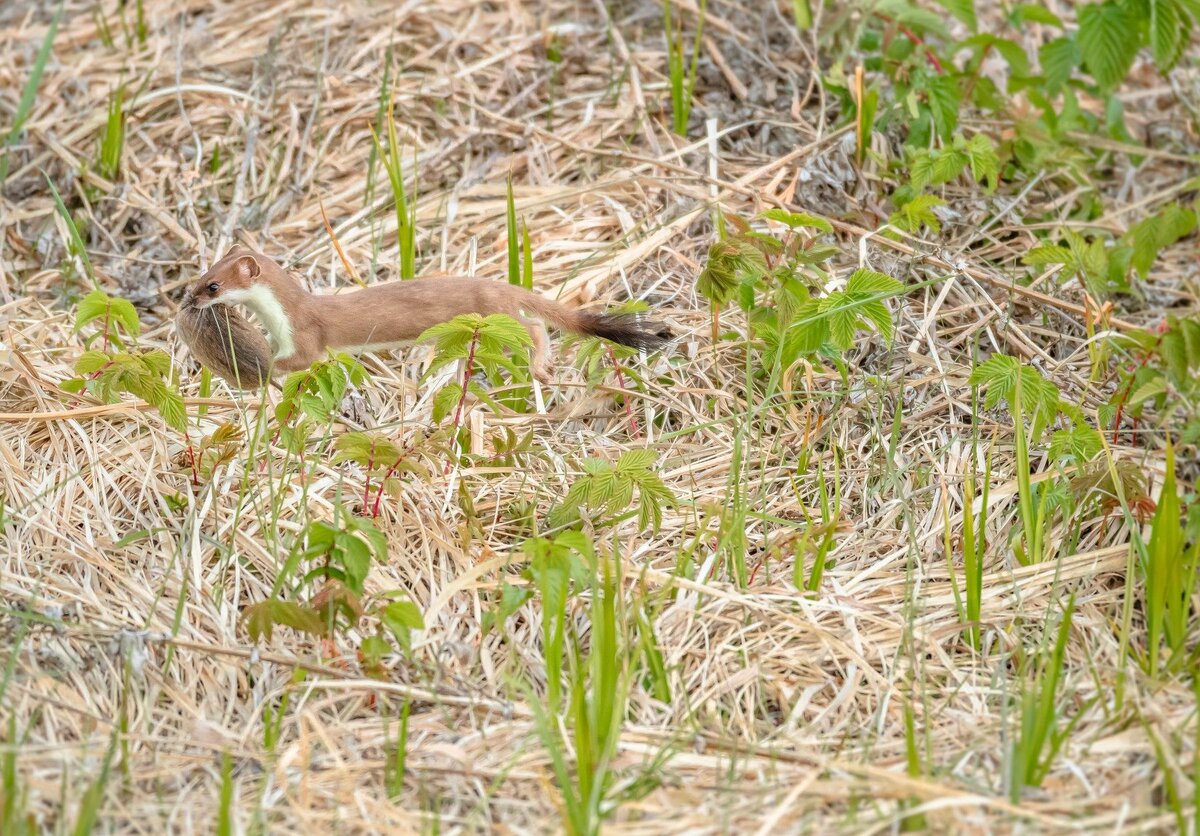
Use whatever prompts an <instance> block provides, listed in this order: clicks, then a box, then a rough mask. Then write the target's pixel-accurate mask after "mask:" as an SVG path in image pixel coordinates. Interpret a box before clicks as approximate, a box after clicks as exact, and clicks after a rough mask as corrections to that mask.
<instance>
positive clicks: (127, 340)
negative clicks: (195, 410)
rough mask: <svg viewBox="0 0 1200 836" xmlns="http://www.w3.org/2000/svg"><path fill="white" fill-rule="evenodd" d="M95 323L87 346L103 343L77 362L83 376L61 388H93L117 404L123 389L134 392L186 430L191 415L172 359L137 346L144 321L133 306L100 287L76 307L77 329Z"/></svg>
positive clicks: (89, 390) (175, 426) (171, 423)
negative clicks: (175, 374) (181, 391)
mask: <svg viewBox="0 0 1200 836" xmlns="http://www.w3.org/2000/svg"><path fill="white" fill-rule="evenodd" d="M89 325H95V326H98V327H97V328H95V330H93V331H92V333H91V334H90V335H88V336H87V337H86V338H85V340H84V343H85V345H92V344H94V343H95V342H96V341H97V340H100V341H101V342H102V346H101V348H100V349H89V350H87V351H85V352H84V353H83V354H82V355H81V356H80V357H79V359H78V360H76V361H75V373H76V374H77V375H79V377H76V378H72V379H70V380H66V381H63V383H62V384H61V388H62V389H64V390H65V391H67V392H82V391H87V393H88V394H90V395H92V396H93V397H96V398H99V399H100V400H102V401H103V402H104V403H117V402H118V401H119V400H120V399H121V395H122V393H129V394H131V395H133V396H135V397H138V398H141V399H142V400H144V401H145V402H146V403H148V404H150V405H151V406H153V407H154V408H155V409H156V410H157V411H158V414H159V415H161V416H162V419H163V420H164V421H166V422H167V424H168V425H169V426H171V427H172V428H173V429H175V430H178V431H179V432H181V433H182V432H186V431H187V413H186V411H185V410H184V407H183V398H182V396H181V395H180V394H179V388H178V384H177V382H176V381H175V380H174V378H173V376H172V374H171V357H170V355H168V354H167V353H166V352H165V351H160V350H159V349H151V350H144V349H141V348H138V347H137V346H136V341H137V337H138V335H139V334H140V333H141V323H140V322H139V320H138V315H137V311H136V310H135V309H134V307H133V305H132V304H130V302H129V301H128V300H126V299H120V298H116V297H112V296H109V295H108V294H107V293H105V292H104V291H102V290H94V291H92V292H91V293H89V294H88V295H87V296H85V297H84V298H83V299H82V300H80V302H79V306H78V308H77V309H76V311H75V331H76V332H77V333H78V332H80V331H82V330H83V329H85V328H87V327H88V326H89Z"/></svg>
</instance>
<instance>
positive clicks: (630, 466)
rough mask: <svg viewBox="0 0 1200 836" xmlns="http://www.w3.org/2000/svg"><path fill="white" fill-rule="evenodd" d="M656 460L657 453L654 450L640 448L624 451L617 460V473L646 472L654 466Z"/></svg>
mask: <svg viewBox="0 0 1200 836" xmlns="http://www.w3.org/2000/svg"><path fill="white" fill-rule="evenodd" d="M657 459H658V453H656V452H655V451H654V450H649V449H646V448H641V449H637V450H626V451H625V452H624V453H622V454H621V457H620V458H619V459H617V471H618V472H627V471H630V470H646V469H647V468H650V467H652V466H653V465H654V462H655V461H656V460H657Z"/></svg>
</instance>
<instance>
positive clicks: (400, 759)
mask: <svg viewBox="0 0 1200 836" xmlns="http://www.w3.org/2000/svg"><path fill="white" fill-rule="evenodd" d="M410 708H411V705H410V703H409V701H408V700H407V699H405V700H404V703H403V704H402V705H401V706H400V718H399V724H398V725H399V730H398V733H397V736H396V743H395V745H394V746H392V747H391V751H390V752H388V753H387V755H386V757H387V761H386V762H385V764H384V784H385V786H386V789H387V795H388V798H390V799H392V800H393V801H395V800H396V799H398V798H400V794H401V793H402V792H403V791H404V774H405V772H406V770H407V764H408V713H409V709H410Z"/></svg>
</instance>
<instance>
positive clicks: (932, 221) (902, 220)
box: [888, 194, 946, 233]
mask: <svg viewBox="0 0 1200 836" xmlns="http://www.w3.org/2000/svg"><path fill="white" fill-rule="evenodd" d="M945 205H946V201H944V200H942V199H941V198H940V197H935V196H934V195H931V194H919V195H917V196H916V197H914V198H913V199H912V200H910V201H908V202H907V203H905V204H904V205H903V206H901V207H900V208H899V209H898V210H897V211H895V212H893V213H892V215H891V217H890V218H888V222H889V223H891V224H892V225H894V226H896V227H897V228H899V229H903V230H904V231H905V232H914V233H915V232H916V231H917V230H919V229H920V228H921V227H922V226H927V227H929V229H930V231H932V232H935V233H936V232H938V231H940V230H941V228H942V224H941V222H940V221H939V220H938V217H937V215H936V214H934V211H933V210H934V209H935V208H936V207H938V206H945Z"/></svg>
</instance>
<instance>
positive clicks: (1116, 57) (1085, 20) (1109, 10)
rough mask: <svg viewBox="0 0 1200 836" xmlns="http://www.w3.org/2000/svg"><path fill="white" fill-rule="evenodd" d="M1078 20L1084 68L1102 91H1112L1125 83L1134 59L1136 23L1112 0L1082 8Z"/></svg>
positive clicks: (1136, 38) (1136, 35) (1136, 34)
mask: <svg viewBox="0 0 1200 836" xmlns="http://www.w3.org/2000/svg"><path fill="white" fill-rule="evenodd" d="M1078 16H1079V51H1080V53H1081V55H1082V57H1083V63H1084V66H1086V67H1087V70H1088V72H1089V73H1091V75H1092V78H1094V79H1096V83H1097V84H1099V85H1100V88H1101V89H1102V90H1106V91H1107V90H1112V89H1113V88H1115V87H1117V86H1118V85H1119V84H1120V83H1121V82H1122V81H1124V80H1125V76H1126V75H1127V74H1128V73H1129V68H1130V67H1131V66H1133V59H1134V57H1135V56H1136V55H1137V50H1138V27H1137V21H1136V20H1134V19H1133V18H1132V17H1131V16H1130V14H1129V12H1128V11H1127V10H1126V8H1125V7H1124V6H1123V5H1121V4H1120V3H1117V2H1115V0H1106V2H1104V3H1087V4H1084V5H1082V6H1080V7H1079V12H1078Z"/></svg>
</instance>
